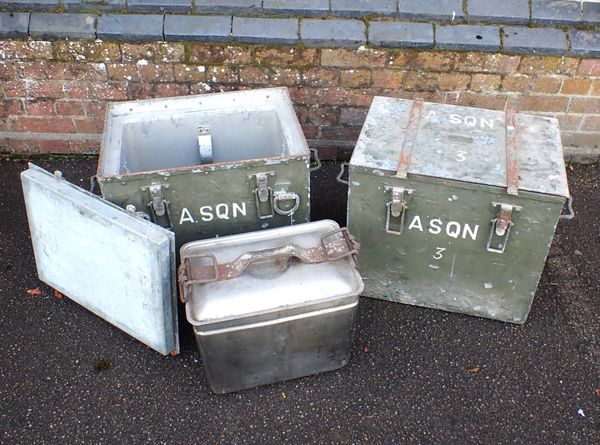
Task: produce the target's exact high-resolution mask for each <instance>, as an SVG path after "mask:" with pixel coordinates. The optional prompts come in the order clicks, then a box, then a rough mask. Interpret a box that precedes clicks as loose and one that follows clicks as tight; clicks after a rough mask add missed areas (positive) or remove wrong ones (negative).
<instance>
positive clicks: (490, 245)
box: [486, 202, 521, 253]
mask: <svg viewBox="0 0 600 445" xmlns="http://www.w3.org/2000/svg"><path fill="white" fill-rule="evenodd" d="M492 208H493V209H494V212H495V217H494V218H492V219H491V221H490V224H491V228H490V236H489V237H488V242H487V245H486V248H487V251H488V252H494V253H504V251H505V250H506V245H507V243H508V238H509V236H510V230H511V228H512V226H513V225H514V222H513V220H514V216H515V213H516V212H520V211H521V207H518V206H513V205H510V204H502V203H497V202H493V203H492Z"/></svg>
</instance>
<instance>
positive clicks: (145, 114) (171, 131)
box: [98, 88, 308, 177]
mask: <svg viewBox="0 0 600 445" xmlns="http://www.w3.org/2000/svg"><path fill="white" fill-rule="evenodd" d="M199 129H206V130H207V132H208V134H209V135H210V144H211V145H212V160H211V161H208V162H206V160H205V159H202V156H201V151H200V149H199V139H198V136H199V134H200V133H199V132H201V130H199ZM306 154H308V146H307V145H306V141H305V139H304V136H303V134H302V130H301V128H300V125H299V123H298V120H297V118H296V115H295V112H294V110H293V107H292V104H291V101H290V98H289V95H288V93H287V90H286V89H284V88H269V89H262V90H253V91H240V92H231V93H221V94H209V95H198V96H187V97H177V98H168V99H154V100H147V101H135V102H123V103H118V104H111V106H110V108H109V111H108V116H107V121H106V126H105V131H104V138H103V143H102V149H101V157H100V163H99V170H98V175H99V176H101V177H103V176H113V175H122V174H130V173H139V172H147V171H156V170H168V169H174V168H185V167H192V166H200V165H202V164H217V163H222V162H236V161H246V160H253V159H261V158H281V157H288V156H294V155H298V156H302V155H306ZM203 161H204V162H203Z"/></svg>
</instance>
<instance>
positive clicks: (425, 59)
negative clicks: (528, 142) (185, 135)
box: [0, 40, 600, 161]
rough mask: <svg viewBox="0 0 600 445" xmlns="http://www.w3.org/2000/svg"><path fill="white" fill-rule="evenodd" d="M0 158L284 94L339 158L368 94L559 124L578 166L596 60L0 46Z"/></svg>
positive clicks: (590, 135) (591, 133) (596, 140)
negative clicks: (236, 96)
mask: <svg viewBox="0 0 600 445" xmlns="http://www.w3.org/2000/svg"><path fill="white" fill-rule="evenodd" d="M0 82H1V83H0V90H1V94H2V95H3V100H2V101H1V102H0V147H1V149H2V150H3V151H9V152H18V153H25V152H46V153H89V152H96V151H97V150H98V148H99V141H100V134H101V133H102V128H103V117H104V110H105V106H106V103H107V102H109V101H121V100H132V99H145V98H153V97H166V96H176V95H184V94H204V93H209V92H218V91H228V90H235V89H245V88H258V87H265V86H287V87H289V89H290V94H291V96H292V99H293V101H294V104H295V107H296V111H297V114H298V117H299V119H300V122H301V124H302V126H303V128H304V132H305V135H306V138H307V139H308V140H309V144H310V145H311V146H313V147H318V148H321V149H322V150H321V153H322V156H323V157H326V158H332V157H335V156H338V155H339V156H340V157H344V156H347V153H343V152H342V153H338V152H337V151H336V150H335V148H341V149H342V151H346V150H350V149H351V148H352V146H353V145H354V142H355V141H356V138H357V136H358V133H359V131H360V128H361V125H362V123H363V120H364V116H365V114H366V112H367V110H368V107H369V105H370V102H371V99H372V97H373V96H374V95H383V96H393V97H403V98H415V97H422V98H424V99H425V100H427V101H432V102H440V103H450V104H458V105H466V106H473V107H484V108H493V109H499V110H504V109H506V108H507V107H512V108H515V109H517V110H521V111H526V112H532V113H536V114H543V115H547V116H554V117H556V118H557V119H558V120H559V122H560V126H561V130H562V137H563V143H564V145H565V146H566V147H576V148H577V150H576V151H575V152H576V153H577V156H578V158H579V160H586V159H587V160H593V161H595V160H597V159H598V154H599V153H600V59H585V58H583V59H581V58H576V57H560V56H532V55H522V56H519V55H507V54H495V53H479V52H451V51H443V52H440V51H432V50H423V51H419V50H414V49H372V48H364V47H360V48H357V49H342V48H338V49H325V48H302V47H299V46H277V47H269V46H260V45H238V46H232V45H214V44H201V43H165V42H160V43H114V42H100V41H95V42H94V41H67V40H56V41H52V42H49V41H36V40H29V41H24V40H1V41H0Z"/></svg>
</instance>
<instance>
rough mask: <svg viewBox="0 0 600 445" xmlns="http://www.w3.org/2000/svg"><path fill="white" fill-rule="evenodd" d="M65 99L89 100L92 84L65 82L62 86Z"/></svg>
mask: <svg viewBox="0 0 600 445" xmlns="http://www.w3.org/2000/svg"><path fill="white" fill-rule="evenodd" d="M62 87H63V90H64V97H66V98H67V99H89V98H90V97H89V95H90V92H89V90H90V84H89V83H88V82H77V81H74V80H73V81H65V82H63V84H62Z"/></svg>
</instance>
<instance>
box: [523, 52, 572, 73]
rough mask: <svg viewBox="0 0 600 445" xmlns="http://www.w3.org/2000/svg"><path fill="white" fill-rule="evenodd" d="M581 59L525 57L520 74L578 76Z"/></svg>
mask: <svg viewBox="0 0 600 445" xmlns="http://www.w3.org/2000/svg"><path fill="white" fill-rule="evenodd" d="M578 66H579V59H574V58H570V57H548V56H523V57H522V59H521V63H520V65H519V72H521V73H525V74H542V73H546V74H576V73H577V68H578Z"/></svg>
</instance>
